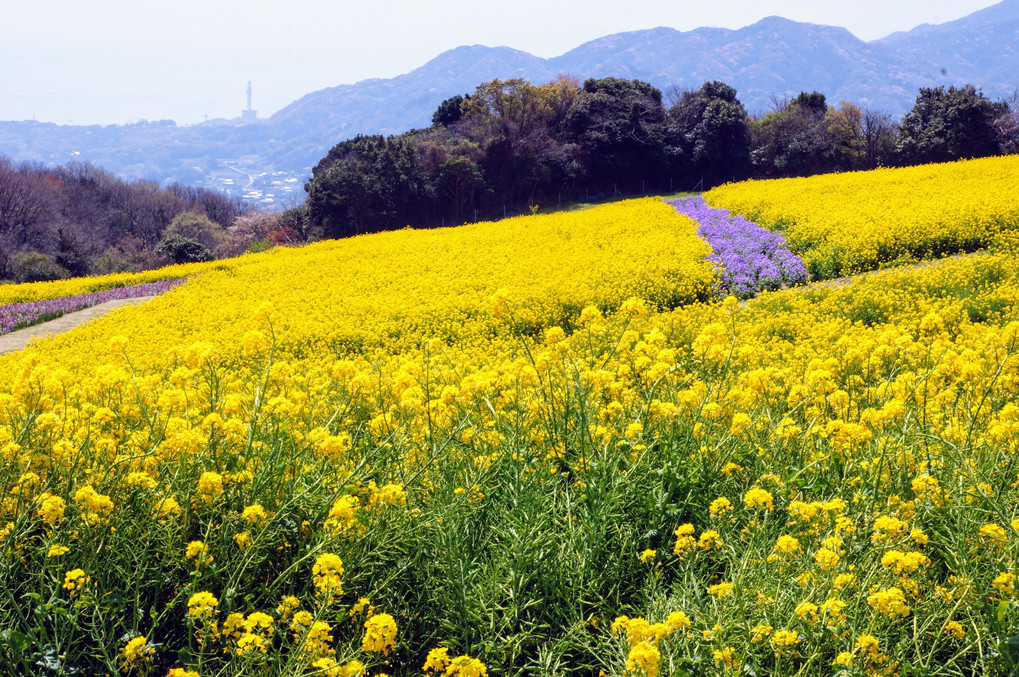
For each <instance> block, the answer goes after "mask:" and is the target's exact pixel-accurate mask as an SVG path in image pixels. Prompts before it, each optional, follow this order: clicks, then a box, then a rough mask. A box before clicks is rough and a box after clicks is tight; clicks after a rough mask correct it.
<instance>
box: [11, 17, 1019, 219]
mask: <svg viewBox="0 0 1019 677" xmlns="http://www.w3.org/2000/svg"><path fill="white" fill-rule="evenodd" d="M560 73H566V74H571V75H575V76H577V77H579V78H581V79H584V78H588V77H605V76H616V77H624V78H639V79H641V80H646V81H648V82H651V83H652V84H654V85H656V86H657V87H659V88H661V89H662V90H668V89H669V88H670V87H671V86H676V87H679V88H695V87H699V86H700V85H701V84H702V83H703V82H705V81H707V80H723V81H725V82H727V83H729V84H730V85H732V86H733V87H735V88H736V90H737V91H738V93H739V97H740V99H741V100H742V101H743V103H744V105H745V106H746V108H747V109H748V110H749V111H751V112H761V113H763V112H766V111H768V110H770V109H771V107H772V103H773V100H774V99H776V98H777V99H781V98H785V97H790V98H791V97H793V96H795V95H796V94H798V93H799V92H801V91H813V90H817V91H820V92H822V93H824V94H825V95H826V96H827V97H828V100H829V101H831V102H833V103H835V102H838V101H839V100H843V99H845V100H851V101H855V102H856V103H858V104H860V105H862V106H865V107H868V108H875V109H878V110H882V111H885V112H888V113H892V114H894V115H896V116H899V115H902V114H903V113H905V112H906V111H907V110H909V109H910V108H911V107H912V105H913V101H914V100H915V98H916V94H917V90H919V89H920V88H921V87H932V86H937V85H962V84H965V83H973V84H975V85H976V86H978V87H980V88H982V89H983V92H984V94H986V95H988V96H990V97H991V98H1004V97H1008V96H1010V95H1011V94H1012V92H1013V91H1014V90H1015V89H1016V87H1017V86H1019V0H1004V2H1001V3H999V4H997V5H994V6H992V7H989V8H987V9H984V10H981V11H978V12H975V13H973V14H971V15H969V16H967V17H964V18H962V19H959V20H957V21H952V22H949V23H945V24H940V25H936V26H932V25H923V26H918V27H917V28H915V29H913V30H911V31H908V32H902V33H895V34H892V35H890V36H888V37H886V38H884V39H881V40H876V41H874V42H864V41H862V40H860V39H858V38H856V37H855V36H854V35H853V34H852V33H850V32H849V31H847V30H846V29H844V28H837V27H833V26H819V25H815V24H808V23H798V22H795V21H790V20H788V19H783V18H780V17H769V18H766V19H762V20H761V21H759V22H757V23H755V24H753V25H751V26H747V27H745V28H741V29H738V30H729V29H722V28H698V29H696V30H693V31H686V32H683V31H677V30H675V29H672V28H653V29H649V30H643V31H633V32H628V33H617V34H615V35H609V36H606V37H604V38H599V39H597V40H592V41H591V42H587V43H585V44H583V45H580V46H579V47H577V48H576V49H572V50H570V51H569V52H566V53H565V54H563V55H561V56H558V57H555V58H552V59H542V58H539V57H536V56H533V55H531V54H528V53H526V52H522V51H519V50H515V49H510V48H508V47H484V46H480V45H475V46H471V47H457V48H456V49H452V50H449V51H447V52H443V53H442V54H440V55H439V56H437V57H436V58H434V59H432V60H431V61H429V62H428V63H426V64H424V65H423V66H421V67H420V68H417V69H415V70H413V71H411V72H410V73H407V74H405V75H400V76H398V77H395V78H390V79H375V80H365V81H363V82H359V83H357V84H353V85H340V86H338V87H330V88H327V89H323V90H320V91H317V92H312V93H310V94H307V95H305V96H303V97H301V98H300V99H298V100H297V101H294V102H293V103H292V104H290V105H289V106H287V107H286V108H283V109H282V110H280V111H278V112H277V113H276V114H275V115H273V116H272V117H271V118H269V119H267V120H261V121H259V122H257V123H254V124H241V123H240V122H239V121H227V120H217V121H211V122H208V123H204V124H200V125H193V126H189V127H177V126H176V125H174V124H173V123H172V122H168V121H161V122H156V123H141V124H137V125H110V126H105V127H103V126H98V125H96V126H87V127H85V126H60V125H53V124H45V123H35V122H0V154H6V155H10V156H12V157H15V158H19V159H21V158H23V159H32V160H36V161H41V162H46V163H63V162H66V161H68V160H69V159H74V158H79V159H88V160H92V161H94V162H97V163H99V164H101V165H103V166H104V167H107V168H109V169H111V170H112V171H115V172H118V173H120V174H123V175H124V176H127V177H145V178H152V179H155V180H158V181H160V182H167V181H172V180H179V181H182V182H185V183H192V184H200V185H206V186H210V187H219V188H222V189H224V190H228V191H230V192H231V193H233V194H246V195H248V197H251V198H254V199H268V197H271V198H272V199H275V200H276V201H277V202H278V201H280V200H281V199H282V200H284V201H285V200H286V199H287V196H288V195H291V196H293V195H299V194H300V182H301V181H302V180H303V178H304V177H305V176H306V174H307V172H308V168H309V167H310V166H311V165H313V164H314V163H315V162H316V161H317V160H318V159H319V158H321V157H322V156H323V155H324V154H325V153H326V151H327V150H328V149H329V148H330V147H332V146H333V145H334V144H335V143H337V142H338V141H341V140H343V139H346V138H350V137H352V136H355V135H357V134H372V133H382V134H397V133H400V132H403V131H406V130H408V129H411V128H413V127H423V126H427V125H428V124H429V123H430V120H431V115H432V113H433V112H434V111H435V109H436V108H437V107H438V105H439V103H441V102H442V101H443V100H444V99H446V98H448V97H450V96H453V95H455V94H464V93H468V92H471V91H473V89H474V87H475V86H476V85H478V84H480V83H482V82H485V81H487V80H491V79H493V78H502V79H506V78H512V77H521V78H525V79H527V80H530V81H532V82H547V81H548V80H550V79H552V78H554V77H555V76H556V75H557V74H560Z"/></svg>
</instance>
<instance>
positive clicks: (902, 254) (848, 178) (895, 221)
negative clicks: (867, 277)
mask: <svg viewBox="0 0 1019 677" xmlns="http://www.w3.org/2000/svg"><path fill="white" fill-rule="evenodd" d="M1016 185H1019V157H1017V156H1014V155H1013V156H1007V157H994V158H983V159H979V160H966V161H961V162H954V163H946V164H931V165H922V166H917V167H904V168H897V169H878V170H874V171H868V172H851V173H846V174H824V175H818V176H811V177H806V178H795V179H775V180H769V181H744V182H742V183H737V184H727V185H724V186H719V187H718V188H714V189H712V190H710V191H708V192H707V193H706V194H705V196H704V197H705V199H706V200H707V201H708V203H709V204H711V205H712V206H714V207H724V208H727V209H730V210H732V211H733V212H735V213H738V214H741V215H743V216H745V217H746V218H748V219H750V220H751V221H755V222H757V223H759V224H760V225H762V226H764V227H765V228H769V229H774V230H780V231H781V232H782V233H783V234H784V235H785V236H786V239H787V240H788V242H789V247H790V249H791V250H792V251H793V252H795V253H797V254H799V255H800V256H801V257H803V259H804V261H805V263H806V264H807V268H808V270H809V271H810V273H811V275H812V276H813V277H814V278H815V279H824V278H831V277H838V276H839V275H850V274H853V273H858V272H861V271H865V270H873V269H876V268H881V267H885V266H888V265H892V264H894V263H895V262H897V261H903V260H906V261H909V260H923V259H929V258H938V257H941V256H945V255H948V254H954V253H957V252H968V251H975V250H977V249H981V248H983V247H986V246H987V245H988V243H989V242H990V241H991V239H992V238H993V237H994V236H995V235H996V234H997V233H998V232H1000V231H1003V230H1012V229H1015V228H1017V227H1019V191H1016Z"/></svg>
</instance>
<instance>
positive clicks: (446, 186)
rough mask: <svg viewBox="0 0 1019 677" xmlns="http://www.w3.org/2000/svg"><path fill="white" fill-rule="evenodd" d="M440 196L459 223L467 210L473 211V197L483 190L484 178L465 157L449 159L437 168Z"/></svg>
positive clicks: (479, 170) (472, 162)
mask: <svg viewBox="0 0 1019 677" xmlns="http://www.w3.org/2000/svg"><path fill="white" fill-rule="evenodd" d="M438 186H439V191H440V194H441V195H442V196H443V197H445V198H447V199H448V200H449V202H450V205H451V206H452V213H453V218H454V219H455V220H456V221H457V222H458V223H459V222H460V221H461V219H463V218H464V215H465V214H467V213H468V210H472V209H474V199H475V195H476V194H477V193H478V192H479V191H481V190H483V189H484V187H485V177H484V176H483V175H482V173H481V168H480V167H478V165H477V163H476V162H474V161H473V160H471V159H470V158H467V157H451V158H449V159H448V160H446V161H445V162H443V163H442V165H441V166H440V167H439V177H438Z"/></svg>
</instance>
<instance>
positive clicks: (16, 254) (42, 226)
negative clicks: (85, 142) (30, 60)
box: [0, 156, 304, 282]
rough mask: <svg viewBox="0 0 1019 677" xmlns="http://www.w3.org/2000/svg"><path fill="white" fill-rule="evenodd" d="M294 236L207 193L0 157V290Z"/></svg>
mask: <svg viewBox="0 0 1019 677" xmlns="http://www.w3.org/2000/svg"><path fill="white" fill-rule="evenodd" d="M287 218H288V219H290V217H289V215H288V216H287ZM302 227H303V223H302V222H301V221H300V219H298V220H297V221H294V220H293V219H290V220H289V221H288V220H286V219H284V218H283V215H280V214H263V213H259V212H253V211H251V210H250V208H249V207H248V206H247V205H246V204H245V203H244V202H243V201H242V200H240V199H238V198H230V197H227V196H225V195H223V194H222V193H219V192H216V191H211V190H207V189H203V188H196V187H191V186H184V185H181V184H173V185H170V186H169V187H166V188H163V187H160V186H159V184H157V183H154V182H151V181H130V182H128V181H124V180H122V179H120V178H118V177H116V176H114V175H113V174H111V173H110V172H108V171H105V170H103V169H101V168H100V167H97V166H96V165H93V164H91V163H88V162H72V163H69V164H67V165H66V166H60V167H56V168H49V167H45V166H42V165H40V164H37V163H29V162H22V163H16V162H14V161H13V160H11V159H10V158H7V157H3V156H0V281H16V282H35V281H41V280H54V279H61V278H66V277H70V276H81V275H90V274H103V273H114V272H123V271H139V270H145V269H150V268H156V267H159V266H162V265H166V264H168V263H181V262H186V261H201V260H208V259H211V258H213V257H216V256H236V255H238V254H241V253H243V252H244V251H246V250H247V249H249V248H254V249H258V248H266V247H269V246H272V245H274V244H286V243H291V242H296V241H299V240H303V239H304V238H303V233H302V232H300V231H299V230H298V229H300V228H302Z"/></svg>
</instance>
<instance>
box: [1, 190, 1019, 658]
mask: <svg viewBox="0 0 1019 677" xmlns="http://www.w3.org/2000/svg"><path fill="white" fill-rule="evenodd" d="M661 206H664V207H666V208H667V210H662V209H660V208H659V207H660V203H657V202H654V201H650V200H643V201H632V202H624V203H619V204H616V205H607V206H605V207H601V208H598V209H595V210H591V211H587V212H579V213H574V214H560V215H551V216H540V217H526V218H522V219H514V220H511V221H508V222H500V223H497V224H477V225H474V226H468V227H465V228H461V229H451V230H444V231H428V232H415V231H398V232H393V233H386V234H382V235H375V236H369V237H363V238H356V239H353V240H349V241H345V242H334V243H323V244H320V245H316V246H312V247H308V248H305V249H301V250H289V251H277V252H274V253H272V255H269V256H264V257H263V258H261V259H258V260H257V262H256V263H252V264H250V265H245V267H244V268H237V269H235V270H232V271H231V270H222V271H213V272H209V273H207V274H204V275H202V276H199V277H197V278H195V279H193V280H191V281H189V282H188V283H186V284H185V285H183V286H182V287H179V288H177V289H175V290H173V291H171V292H168V293H167V294H166V295H165V296H162V297H160V298H158V299H156V300H154V301H153V302H152V303H151V304H148V305H146V306H143V307H136V308H131V309H126V310H123V311H119V312H117V313H115V314H111V315H110V316H107V318H105V319H103V320H102V321H100V322H97V323H95V324H93V325H90V326H87V327H82V328H80V329H79V330H76V331H73V332H70V333H68V334H66V335H64V336H61V337H57V338H55V339H52V340H49V341H45V342H40V343H39V344H37V345H35V346H34V347H33V348H32V349H30V350H27V351H24V352H22V353H17V354H12V355H8V356H5V357H4V358H0V383H5V384H7V385H6V386H5V387H3V388H2V389H0V451H2V460H3V465H2V467H0V491H2V496H3V499H2V500H0V538H2V545H0V547H2V550H0V589H2V590H3V591H4V592H2V593H0V594H2V595H3V596H0V613H2V614H3V616H2V617H4V618H7V619H13V620H11V621H9V623H8V624H9V626H10V627H11V629H12V630H14V634H10V633H9V634H8V635H5V636H4V639H3V640H2V641H3V642H6V643H7V644H6V645H3V648H4V650H2V651H0V667H2V668H3V669H4V670H5V671H6V672H9V673H11V674H15V673H29V674H31V673H33V672H39V669H38V667H36V664H37V662H38V661H40V660H51V661H53V662H54V664H55V665H57V669H64V670H71V669H72V668H73V669H77V670H80V671H82V672H83V673H87V674H96V673H103V672H108V673H110V674H114V673H117V672H119V673H120V674H137V675H158V676H159V677H162V676H163V675H168V676H172V677H181V676H183V675H187V677H194V675H199V676H200V677H206V676H207V675H249V674H256V675H317V674H326V675H350V676H351V677H353V676H354V675H362V674H363V675H372V676H375V675H421V674H425V675H430V676H431V677H436V676H438V675H442V676H449V677H453V676H457V675H461V676H464V677H467V676H480V675H492V676H493V677H496V676H497V675H510V674H514V675H517V674H526V675H567V674H571V675H572V674H577V675H597V674H599V672H604V673H605V674H606V675H614V676H617V677H622V676H623V675H635V676H640V677H643V676H645V675H646V676H648V677H653V676H654V675H665V674H675V675H719V676H721V675H734V674H745V673H746V671H748V670H749V671H752V672H753V673H756V674H762V675H763V674H769V675H770V674H785V675H793V674H799V675H818V676H820V675H831V674H839V673H840V672H844V673H845V674H847V675H858V674H889V675H890V674H899V673H900V672H902V671H903V669H904V668H905V667H906V666H909V668H910V669H911V670H913V671H914V674H920V675H961V674H995V673H997V674H1006V673H1008V672H1009V671H1010V670H1011V669H1012V667H1013V661H1015V660H1016V659H1017V658H1019V656H1016V655H1015V654H1013V653H1012V649H1011V648H1010V647H1011V646H1012V644H1011V643H1012V642H1013V640H1012V639H1011V638H1012V637H1014V636H1015V635H1016V634H1019V604H1017V601H1019V600H1017V598H1016V586H1015V577H1016V572H1015V561H1016V557H1017V556H1019V508H1017V507H1016V506H1019V462H1017V460H1016V453H1017V440H1019V437H1017V435H1019V408H1017V407H1016V405H1015V404H1014V401H1015V399H1016V396H1017V394H1019V393H1017V391H1019V355H1017V354H1016V351H1017V349H1019V346H1017V339H1019V316H1017V312H1016V301H1017V298H1019V263H1017V260H1016V257H1015V255H1014V251H1011V250H1008V248H1007V245H1008V243H1003V244H1002V247H1004V248H1005V251H999V252H995V253H988V254H984V255H976V256H971V257H965V258H960V259H951V260H946V261H943V262H940V263H938V264H936V265H932V266H930V267H927V268H922V269H917V270H900V271H888V272H884V273H881V274H878V275H875V276H872V277H869V278H866V279H861V280H858V281H855V282H853V283H852V284H849V285H847V286H844V287H830V288H829V287H822V288H806V289H795V290H789V291H783V292H774V293H768V294H765V295H763V296H761V297H759V298H758V299H756V300H753V301H751V302H749V303H748V304H746V305H745V306H740V305H738V304H737V303H736V302H735V300H733V299H728V300H726V301H725V302H721V303H717V302H716V303H701V302H699V301H698V300H697V299H699V298H701V299H707V298H709V296H710V290H711V286H712V282H713V274H712V272H711V270H710V268H708V267H706V265H705V264H704V263H703V260H702V257H703V255H704V253H706V252H705V250H704V248H703V247H704V246H703V245H702V244H701V243H700V242H699V241H698V240H697V239H696V234H695V232H694V230H693V225H692V224H691V223H690V222H689V221H687V220H686V219H685V218H683V217H680V216H678V214H676V212H675V210H674V209H672V208H671V207H669V206H668V205H661ZM552 261H558V262H560V264H559V265H558V266H554V265H552V263H551V262H552ZM660 306H665V307H664V308H663V307H660ZM46 657H50V658H48V659H47V658H46ZM39 674H42V673H39Z"/></svg>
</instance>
